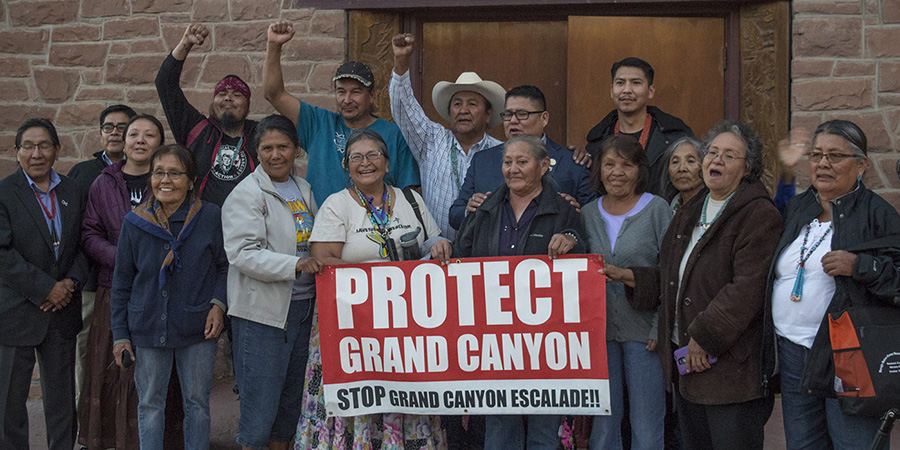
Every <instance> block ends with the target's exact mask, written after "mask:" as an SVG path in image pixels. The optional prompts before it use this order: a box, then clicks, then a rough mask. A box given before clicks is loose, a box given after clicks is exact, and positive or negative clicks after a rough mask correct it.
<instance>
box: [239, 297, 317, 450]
mask: <svg viewBox="0 0 900 450" xmlns="http://www.w3.org/2000/svg"><path fill="white" fill-rule="evenodd" d="M314 305H315V299H307V300H295V301H292V302H291V306H290V309H288V316H287V323H286V324H285V329H283V330H282V329H281V328H275V327H270V326H268V325H263V324H261V323H257V322H253V321H250V320H246V319H242V318H240V317H232V318H231V324H232V330H233V332H234V371H235V374H237V382H238V390H239V391H240V393H241V419H240V423H239V424H238V436H237V443H238V444H240V445H242V446H244V447H249V448H265V447H266V444H267V443H268V442H269V441H274V442H290V440H291V439H292V438H293V437H294V432H296V430H297V422H298V421H299V420H300V410H301V409H302V401H301V400H302V398H303V382H304V380H305V379H306V378H305V375H306V363H307V360H308V359H309V333H310V331H311V328H312V317H313V306H314Z"/></svg>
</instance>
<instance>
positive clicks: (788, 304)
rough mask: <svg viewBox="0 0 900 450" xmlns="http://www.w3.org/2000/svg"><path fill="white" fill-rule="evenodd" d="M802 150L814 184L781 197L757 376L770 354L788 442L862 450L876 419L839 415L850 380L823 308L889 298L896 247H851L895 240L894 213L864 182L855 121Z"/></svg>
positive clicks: (828, 128)
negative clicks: (780, 228)
mask: <svg viewBox="0 0 900 450" xmlns="http://www.w3.org/2000/svg"><path fill="white" fill-rule="evenodd" d="M806 157H807V159H809V163H810V173H811V177H812V187H810V189H809V190H807V191H806V192H805V193H803V194H800V195H798V196H796V197H794V198H793V199H792V200H791V201H790V203H789V204H788V206H787V210H786V213H785V227H784V234H783V235H782V237H781V240H780V242H779V243H778V250H777V252H776V257H775V259H774V261H773V263H772V268H771V269H770V271H769V281H768V288H767V294H768V301H767V302H766V316H765V319H766V323H765V334H764V340H763V367H764V371H763V374H764V376H771V375H772V374H773V373H774V369H775V364H776V363H775V361H776V358H775V353H776V352H777V354H778V358H777V359H778V369H779V370H780V372H781V391H782V410H783V414H784V432H785V439H786V441H787V448H788V449H799V448H835V449H850V448H868V447H869V443H870V442H871V441H872V439H873V436H874V435H875V432H876V430H877V429H878V425H879V420H878V419H876V418H865V417H856V416H849V415H846V414H844V413H842V411H841V408H840V405H839V404H838V400H837V399H836V398H834V397H835V396H836V395H838V396H840V395H842V394H843V393H844V391H845V389H844V387H845V386H846V387H847V389H846V391H847V392H848V393H849V392H851V389H852V388H851V386H852V382H851V381H850V380H841V379H840V378H837V377H835V370H834V364H833V360H832V356H831V342H830V339H829V327H828V324H827V315H828V314H827V313H838V312H841V311H843V310H845V309H847V308H848V307H850V306H864V305H880V306H895V307H896V306H897V305H896V304H895V303H894V297H895V296H897V295H898V292H900V248H897V247H894V246H891V245H890V244H888V245H887V246H884V245H880V246H875V247H876V248H875V249H872V250H865V251H858V250H860V249H862V248H864V247H867V248H871V247H873V246H871V245H868V244H866V243H867V242H871V241H873V240H875V239H879V238H884V237H888V236H894V237H895V238H897V239H900V215H898V214H897V211H896V210H895V209H894V208H893V207H892V206H891V205H890V204H888V203H887V202H886V201H885V200H884V199H882V198H881V197H879V196H878V195H877V194H875V193H874V192H872V191H870V190H869V189H867V188H866V187H865V185H864V184H863V182H862V176H863V174H864V173H865V171H866V168H867V167H868V165H869V159H868V156H867V149H866V136H865V134H864V133H863V132H862V130H860V128H859V127H858V126H857V125H856V124H854V123H852V122H848V121H844V120H832V121H829V122H825V123H823V124H821V125H819V127H818V128H817V129H816V131H815V133H814V135H813V139H812V146H811V147H810V150H809V152H808V153H807V154H806ZM894 242H896V240H895V241H894ZM776 349H777V350H776ZM838 375H841V374H838Z"/></svg>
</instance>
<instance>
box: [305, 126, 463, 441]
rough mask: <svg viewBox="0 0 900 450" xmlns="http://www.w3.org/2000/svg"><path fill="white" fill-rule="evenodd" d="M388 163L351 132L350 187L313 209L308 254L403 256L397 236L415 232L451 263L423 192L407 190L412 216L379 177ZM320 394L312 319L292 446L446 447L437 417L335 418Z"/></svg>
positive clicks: (365, 134)
mask: <svg viewBox="0 0 900 450" xmlns="http://www.w3.org/2000/svg"><path fill="white" fill-rule="evenodd" d="M389 163H390V160H389V156H388V152H387V145H386V144H385V142H384V140H383V139H382V138H381V136H380V135H379V134H378V133H377V132H375V131H372V130H368V129H363V130H359V131H354V132H353V134H351V135H350V137H349V138H348V139H347V151H346V152H345V153H344V161H343V165H344V168H345V169H347V170H348V171H349V172H350V180H351V181H352V185H351V186H350V187H348V188H347V189H344V190H342V191H339V192H336V193H334V194H332V195H330V196H328V198H327V199H326V200H325V202H324V203H323V204H322V207H321V208H320V209H319V213H318V214H317V215H316V223H315V225H314V226H313V230H312V236H310V238H309V242H310V252H311V254H312V256H313V257H314V258H316V259H318V260H319V261H322V262H323V263H325V264H338V265H339V264H347V263H368V262H381V261H397V260H404V259H408V258H409V256H410V255H408V254H406V253H405V252H404V251H402V248H401V245H400V243H401V240H400V238H401V237H402V236H404V235H406V234H408V233H415V234H414V236H415V238H414V239H415V244H416V245H415V247H416V248H417V249H418V251H419V253H421V254H422V255H428V254H429V253H430V255H431V257H432V258H434V259H437V260H439V261H440V262H441V263H442V264H446V263H448V262H449V258H450V254H451V253H452V248H451V246H450V241H448V240H446V239H444V238H442V237H440V232H441V230H440V228H438V226H437V223H436V222H435V221H434V218H432V216H431V213H429V212H428V209H427V208H426V207H425V204H424V202H423V201H422V197H421V196H419V194H418V193H416V192H414V191H412V192H410V193H409V194H410V195H411V196H412V198H413V199H414V200H415V202H416V203H418V206H419V211H420V212H421V217H417V214H416V212H415V211H414V209H413V206H412V205H411V204H410V202H409V201H408V200H407V196H406V193H404V192H403V191H401V190H400V189H398V188H396V187H393V186H391V185H389V184H388V183H387V182H386V181H385V175H387V172H388V164H389ZM426 235H427V236H428V239H427V240H426V239H425V237H426ZM410 239H412V237H410ZM323 397H324V389H323V385H322V358H321V354H320V346H319V326H318V316H317V317H316V319H315V320H314V321H313V331H312V337H311V338H310V351H309V365H308V366H307V368H306V386H305V387H304V389H303V410H302V412H301V414H300V422H299V425H298V429H297V438H296V439H297V442H296V448H298V449H322V450H326V449H327V450H332V449H346V450H350V449H357V448H381V449H386V450H387V449H391V450H404V449H405V450H418V449H428V450H432V449H442V448H446V445H447V444H446V442H447V440H446V436H444V433H443V431H442V430H441V418H440V416H423V415H413V414H399V413H388V414H367V415H362V416H355V417H335V416H333V415H331V414H329V413H328V411H327V410H326V409H325V402H324V400H323Z"/></svg>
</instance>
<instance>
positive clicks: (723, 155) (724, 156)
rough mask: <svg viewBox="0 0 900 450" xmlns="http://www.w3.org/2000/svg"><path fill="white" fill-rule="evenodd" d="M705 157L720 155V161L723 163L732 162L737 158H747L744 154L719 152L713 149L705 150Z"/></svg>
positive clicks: (712, 157) (717, 156) (713, 157)
mask: <svg viewBox="0 0 900 450" xmlns="http://www.w3.org/2000/svg"><path fill="white" fill-rule="evenodd" d="M706 157H707V158H710V159H716V158H719V157H721V159H722V162H724V163H725V164H728V163H730V162H734V161H735V160H737V159H747V158H746V157H744V156H734V155H732V154H731V153H721V152H717V151H715V150H710V151H708V152H706Z"/></svg>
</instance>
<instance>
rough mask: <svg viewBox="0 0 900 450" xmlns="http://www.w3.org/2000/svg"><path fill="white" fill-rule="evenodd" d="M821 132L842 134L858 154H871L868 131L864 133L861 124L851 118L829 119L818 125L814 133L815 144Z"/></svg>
mask: <svg viewBox="0 0 900 450" xmlns="http://www.w3.org/2000/svg"><path fill="white" fill-rule="evenodd" d="M820 134H833V135H835V136H840V137H842V138H844V140H845V141H847V143H848V144H850V147H851V148H852V149H853V150H854V151H855V152H856V154H857V155H861V156H869V148H868V147H869V141H868V139H866V133H863V130H862V129H861V128H859V125H857V124H855V123H853V122H851V121H849V120H829V121H828V122H825V123H823V124H821V125H819V126H818V127H816V131H815V133H813V139H812V141H813V145H815V142H816V138H818V137H819V135H820Z"/></svg>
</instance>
